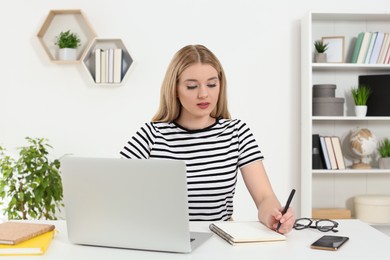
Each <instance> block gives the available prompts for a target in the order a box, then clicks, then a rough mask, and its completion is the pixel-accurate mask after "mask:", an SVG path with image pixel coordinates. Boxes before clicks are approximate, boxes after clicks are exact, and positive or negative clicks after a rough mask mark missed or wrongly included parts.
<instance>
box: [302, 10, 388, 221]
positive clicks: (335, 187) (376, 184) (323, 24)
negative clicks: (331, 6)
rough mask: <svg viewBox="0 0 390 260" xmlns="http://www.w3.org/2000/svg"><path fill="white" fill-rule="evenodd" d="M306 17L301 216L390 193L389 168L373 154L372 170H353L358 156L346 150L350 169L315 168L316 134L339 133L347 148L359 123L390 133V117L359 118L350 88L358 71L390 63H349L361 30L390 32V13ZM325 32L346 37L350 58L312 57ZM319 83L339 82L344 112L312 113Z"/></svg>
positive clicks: (379, 70) (375, 70)
mask: <svg viewBox="0 0 390 260" xmlns="http://www.w3.org/2000/svg"><path fill="white" fill-rule="evenodd" d="M301 22H302V23H301V57H302V60H301V216H303V217H310V216H311V214H312V208H349V209H351V210H353V197H354V196H356V195H358V194H366V193H384V194H390V189H389V188H388V187H389V185H390V170H379V169H377V165H378V162H377V158H374V157H372V158H370V159H369V162H370V164H371V165H372V167H373V169H369V170H352V169H350V166H351V164H352V160H353V159H352V158H351V157H349V158H348V154H346V153H345V152H344V155H346V158H345V161H346V165H347V169H346V170H342V171H341V170H331V171H330V170H312V135H313V134H320V135H331V136H339V137H340V138H341V141H342V145H343V148H344V147H345V146H346V145H348V144H347V142H348V134H349V133H350V131H351V130H352V129H354V128H356V127H365V128H368V129H370V130H371V131H372V132H373V133H374V134H375V136H376V137H377V138H378V140H381V139H382V138H383V137H390V130H389V129H390V117H365V118H357V117H355V115H354V109H353V99H352V97H351V96H350V89H351V88H352V87H357V86H358V76H359V75H369V74H390V65H388V64H351V63H349V62H350V61H351V57H352V52H353V48H354V44H355V41H356V37H357V36H358V34H359V33H360V32H362V31H382V32H390V14H385V13H314V12H310V13H308V14H307V15H306V16H305V17H304V18H303V19H302V21H301ZM326 36H344V37H345V46H344V48H345V51H344V55H345V57H344V60H345V63H314V62H313V56H314V45H313V43H314V41H315V40H320V39H321V37H326ZM314 84H336V85H337V88H336V97H344V98H345V103H344V115H343V116H335V117H333V116H330V117H322V116H312V86H313V85H314ZM389 87H390V85H389ZM343 151H344V150H343ZM348 166H349V168H348ZM352 212H353V211H352Z"/></svg>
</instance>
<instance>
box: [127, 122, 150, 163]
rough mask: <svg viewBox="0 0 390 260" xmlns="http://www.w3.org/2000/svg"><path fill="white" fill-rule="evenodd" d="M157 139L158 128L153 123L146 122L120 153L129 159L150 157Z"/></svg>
mask: <svg viewBox="0 0 390 260" xmlns="http://www.w3.org/2000/svg"><path fill="white" fill-rule="evenodd" d="M155 139H156V129H155V127H154V125H153V123H146V124H145V125H144V126H142V127H141V128H140V129H139V130H138V131H137V132H136V134H135V135H134V136H133V137H132V138H131V139H130V140H129V141H128V142H127V143H126V144H125V146H124V147H123V148H122V150H121V151H120V155H121V156H122V157H123V158H128V159H149V157H150V151H151V150H152V147H153V144H154V140H155Z"/></svg>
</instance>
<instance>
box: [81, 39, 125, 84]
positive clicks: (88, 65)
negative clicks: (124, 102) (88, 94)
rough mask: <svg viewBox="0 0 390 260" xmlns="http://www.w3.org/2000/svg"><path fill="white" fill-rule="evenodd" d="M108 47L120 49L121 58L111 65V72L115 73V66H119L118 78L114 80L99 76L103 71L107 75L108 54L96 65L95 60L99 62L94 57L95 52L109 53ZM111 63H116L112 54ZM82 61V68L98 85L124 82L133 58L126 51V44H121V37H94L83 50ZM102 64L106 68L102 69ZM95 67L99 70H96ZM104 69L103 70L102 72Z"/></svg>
mask: <svg viewBox="0 0 390 260" xmlns="http://www.w3.org/2000/svg"><path fill="white" fill-rule="evenodd" d="M110 49H113V50H115V49H120V50H122V51H121V53H122V54H121V56H122V57H121V59H120V62H119V64H120V65H118V66H116V65H112V67H111V68H112V70H113V71H112V74H113V75H115V73H116V70H117V68H119V71H118V72H119V75H120V76H118V78H119V79H118V80H117V81H116V82H115V80H114V81H110V80H108V78H109V76H104V78H105V79H104V80H102V79H103V76H101V77H100V78H99V75H102V74H103V73H105V74H106V75H109V73H108V71H109V67H110V65H109V64H110V63H109V61H108V60H109V58H108V57H109V56H106V57H105V58H104V59H105V60H104V61H103V59H101V60H100V64H98V67H97V66H96V65H97V62H99V61H98V60H97V58H96V52H97V51H98V52H101V54H100V55H101V56H103V55H106V54H107V55H110V54H109V53H108V52H107V51H108V50H110ZM112 59H113V63H114V64H115V63H116V64H118V63H117V62H116V60H115V59H116V56H113V58H112ZM82 63H83V65H84V68H85V69H86V70H87V71H88V74H89V75H90V78H91V79H92V81H93V83H94V84H98V85H118V84H122V83H123V82H124V79H125V78H126V75H127V74H128V72H129V69H130V66H131V64H132V63H133V59H132V58H131V56H130V53H129V52H128V51H127V49H126V46H125V45H124V44H123V41H122V40H121V39H112V38H95V39H94V40H93V41H92V43H91V45H90V46H89V47H88V50H87V51H86V52H85V54H84V57H83V58H82ZM103 66H106V69H103ZM97 68H98V69H99V68H100V70H99V72H98V73H96V72H97ZM103 71H104V72H103Z"/></svg>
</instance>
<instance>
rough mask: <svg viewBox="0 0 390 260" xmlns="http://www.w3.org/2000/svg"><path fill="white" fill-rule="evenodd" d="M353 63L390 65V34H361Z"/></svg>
mask: <svg viewBox="0 0 390 260" xmlns="http://www.w3.org/2000/svg"><path fill="white" fill-rule="evenodd" d="M351 62H352V63H364V64H389V63H390V33H384V32H361V33H359V35H358V37H357V40H356V44H355V47H354V50H353V54H352V61H351Z"/></svg>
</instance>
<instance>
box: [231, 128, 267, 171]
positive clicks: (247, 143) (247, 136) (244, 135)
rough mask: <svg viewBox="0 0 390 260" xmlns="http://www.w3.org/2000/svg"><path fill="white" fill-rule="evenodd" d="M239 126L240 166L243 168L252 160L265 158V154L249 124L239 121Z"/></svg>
mask: <svg viewBox="0 0 390 260" xmlns="http://www.w3.org/2000/svg"><path fill="white" fill-rule="evenodd" d="M237 128H238V129H237V132H238V142H239V144H238V147H239V148H238V149H239V158H238V166H239V167H240V168H241V167H244V166H245V165H247V164H249V163H251V162H254V161H257V160H262V159H264V156H263V154H262V153H261V151H260V148H259V146H258V144H257V142H256V139H255V137H254V136H253V134H252V132H251V130H250V128H249V127H248V125H247V124H246V123H244V122H242V121H239V123H238V124H237Z"/></svg>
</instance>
